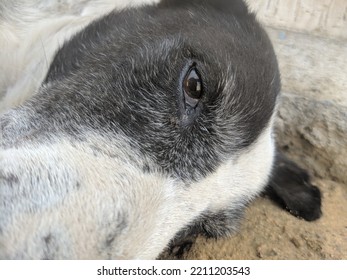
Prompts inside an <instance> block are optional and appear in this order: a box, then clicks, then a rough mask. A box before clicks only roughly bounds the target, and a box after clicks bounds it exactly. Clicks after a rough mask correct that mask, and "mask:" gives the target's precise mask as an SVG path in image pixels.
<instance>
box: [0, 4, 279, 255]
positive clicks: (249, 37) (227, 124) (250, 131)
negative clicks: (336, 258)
mask: <svg viewBox="0 0 347 280" xmlns="http://www.w3.org/2000/svg"><path fill="white" fill-rule="evenodd" d="M278 92H279V73H278V68H277V62H276V58H275V55H274V53H273V49H272V47H271V43H270V42H269V39H268V37H267V35H266V34H265V32H264V31H263V30H262V29H261V27H260V26H259V25H258V23H257V21H256V19H255V17H254V15H253V14H252V13H249V12H248V10H247V7H246V6H245V5H244V4H243V2H241V1H226V0H224V1H222V0H219V1H212V0H210V1H193V0H191V1H179V0H172V1H168V0H167V1H165V0H163V1H161V2H160V3H159V4H158V5H154V6H144V7H141V8H132V9H126V10H123V11H120V12H119V11H118V12H116V11H115V12H112V13H110V14H108V15H105V16H104V17H102V18H101V19H99V20H97V21H95V22H92V23H90V24H89V25H88V26H87V27H86V28H84V29H83V30H82V31H81V32H79V33H78V34H76V35H75V36H74V37H73V38H72V39H71V40H69V41H67V42H66V43H65V44H64V45H63V46H62V47H61V48H60V50H59V51H58V52H57V54H56V56H55V58H54V60H53V62H52V63H51V65H50V69H49V71H48V73H47V76H46V79H45V81H44V82H43V84H42V87H41V88H40V90H39V92H38V93H37V94H36V95H35V96H34V97H32V98H31V99H30V100H28V101H27V102H26V103H24V104H23V105H22V106H20V107H18V108H14V109H12V110H11V111H9V112H7V113H6V114H5V115H3V116H2V117H1V134H2V139H1V157H0V184H1V186H0V195H1V202H0V256H1V258H35V259H39V258H92V259H96V258H118V259H122V258H125V259H128V258H155V257H157V256H158V254H159V253H160V252H161V251H162V250H163V249H164V248H165V246H167V245H168V243H169V241H170V240H171V239H172V238H173V237H174V236H175V235H176V234H177V233H178V232H179V231H181V230H184V229H185V228H186V227H187V226H191V225H192V224H194V221H197V220H198V219H200V218H201V217H208V215H212V216H214V217H218V215H219V214H220V215H221V216H223V219H224V220H225V223H223V227H216V228H215V229H212V228H213V226H212V227H211V229H209V231H210V232H209V233H210V234H212V235H215V236H219V235H223V234H227V233H229V232H230V231H231V229H232V228H233V227H234V222H235V221H234V219H235V220H237V218H238V217H239V216H240V214H239V213H240V212H241V210H242V208H243V206H244V205H245V204H246V203H247V202H248V201H249V200H250V199H252V198H253V197H254V196H255V195H257V194H258V193H259V192H260V191H261V190H262V188H263V186H264V185H265V184H266V182H267V178H268V175H269V173H270V170H271V165H272V160H273V150H274V148H273V140H272V135H271V129H272V117H273V115H274V112H275V105H276V97H277V94H278ZM205 228H206V227H205ZM223 228H225V229H223Z"/></svg>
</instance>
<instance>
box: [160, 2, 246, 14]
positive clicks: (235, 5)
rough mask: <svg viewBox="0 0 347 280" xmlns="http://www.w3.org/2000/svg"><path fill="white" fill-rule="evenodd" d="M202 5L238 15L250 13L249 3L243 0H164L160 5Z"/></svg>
mask: <svg viewBox="0 0 347 280" xmlns="http://www.w3.org/2000/svg"><path fill="white" fill-rule="evenodd" d="M191 6H202V7H206V8H214V9H216V10H218V11H220V12H225V13H231V14H233V15H236V16H247V15H249V11H248V7H247V4H246V3H245V2H244V1H243V0H162V1H161V2H160V3H159V7H169V8H175V7H191Z"/></svg>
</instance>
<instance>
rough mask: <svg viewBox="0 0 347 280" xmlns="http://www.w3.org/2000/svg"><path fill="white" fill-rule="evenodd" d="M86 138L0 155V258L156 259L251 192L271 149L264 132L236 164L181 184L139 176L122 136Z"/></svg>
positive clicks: (262, 178)
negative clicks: (203, 217) (187, 229)
mask: <svg viewBox="0 0 347 280" xmlns="http://www.w3.org/2000/svg"><path fill="white" fill-rule="evenodd" d="M86 138H87V139H88V142H83V143H82V142H81V143H74V144H73V145H71V143H69V142H68V141H65V140H62V139H60V140H59V139H58V140H57V142H56V143H53V144H37V145H34V144H33V145H30V146H27V147H22V148H9V149H6V150H3V151H1V152H0V171H1V173H0V174H1V177H0V186H1V188H0V196H1V204H0V221H1V225H0V227H1V229H2V232H1V234H0V258H35V259H37V258H68V259H71V258H72V259H76V258H78V259H99V258H101V259H106V258H113V259H133V258H135V259H152V258H156V257H157V256H158V254H160V252H161V251H162V250H163V249H164V248H165V246H166V245H167V244H168V242H169V241H170V239H172V238H173V237H174V236H175V234H176V233H177V232H178V231H179V230H180V229H182V228H183V227H184V226H186V225H188V224H189V223H191V222H192V221H193V220H194V219H196V218H197V217H198V216H199V215H200V214H201V213H203V212H204V211H207V210H210V211H213V212H216V213H218V210H223V209H226V208H227V209H233V207H237V205H239V202H240V201H242V202H245V201H248V200H250V199H252V198H253V197H254V196H255V195H257V194H258V193H259V192H260V191H261V190H262V188H263V186H264V185H265V184H266V182H267V179H268V175H269V173H270V170H271V166H272V158H273V152H274V146H273V141H272V137H271V129H270V128H268V129H266V130H265V131H264V132H263V134H261V135H260V137H259V139H258V140H257V141H256V142H255V143H254V144H252V145H251V146H250V147H249V148H247V149H246V150H245V151H243V152H241V153H240V154H239V155H238V157H237V158H235V159H230V160H229V161H227V162H226V163H225V164H223V165H222V166H220V167H219V168H218V169H217V170H216V172H215V173H213V174H211V175H209V176H208V177H207V178H205V179H204V180H202V181H200V182H197V183H194V184H191V185H190V186H187V185H185V184H183V183H182V182H180V181H179V180H173V179H170V178H168V177H167V176H164V175H162V174H159V173H144V172H143V171H142V168H141V166H142V164H143V163H144V162H145V160H144V159H143V158H141V157H140V156H139V155H137V154H136V153H134V152H133V151H132V150H131V148H130V147H129V146H128V145H127V144H126V143H127V142H126V141H125V140H124V139H123V140H122V139H120V140H119V142H118V144H116V143H113V144H110V142H108V140H107V139H105V138H103V137H100V136H95V135H87V137H86ZM94 145H95V146H97V147H98V149H97V150H96V151H95V150H93V149H92V148H91V147H92V146H94ZM128 159H132V160H128ZM133 159H137V162H136V163H135V164H134V161H133ZM147 164H150V163H149V161H147Z"/></svg>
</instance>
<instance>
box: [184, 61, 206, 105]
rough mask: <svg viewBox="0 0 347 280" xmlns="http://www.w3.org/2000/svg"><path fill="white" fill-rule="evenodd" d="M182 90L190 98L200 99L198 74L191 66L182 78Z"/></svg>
mask: <svg viewBox="0 0 347 280" xmlns="http://www.w3.org/2000/svg"><path fill="white" fill-rule="evenodd" d="M183 87H184V92H185V94H186V95H188V96H189V97H190V98H193V99H200V98H201V95H202V82H201V78H200V75H199V74H198V72H197V70H196V69H195V68H192V69H190V70H189V72H188V73H187V75H186V77H185V79H184V84H183Z"/></svg>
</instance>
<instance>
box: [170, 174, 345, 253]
mask: <svg viewBox="0 0 347 280" xmlns="http://www.w3.org/2000/svg"><path fill="white" fill-rule="evenodd" d="M314 183H315V184H316V185H317V186H319V188H320V190H321V191H322V194H323V200H322V211H323V216H322V217H321V218H320V219H319V220H317V221H315V222H306V221H304V220H300V219H298V218H296V217H294V216H292V215H291V214H289V213H288V212H286V211H284V210H282V209H280V208H279V207H277V205H275V204H274V203H273V202H271V201H270V200H269V199H267V198H264V197H259V198H258V199H256V200H255V201H254V203H253V204H252V205H250V207H249V208H248V209H247V212H246V216H245V219H244V220H243V223H242V226H241V228H240V230H239V232H238V233H236V234H234V236H232V237H230V238H226V239H219V240H213V239H205V238H203V237H199V238H198V239H197V241H196V243H195V244H193V246H192V248H191V249H190V250H189V251H188V252H187V253H186V254H184V256H183V258H184V259H198V260H199V259H200V260H216V259H217V260H226V259H228V260H229V259H236V260H240V259H242V260H244V259H245V260H248V259H250V260H260V259H266V260H327V259H332V260H337V259H347V188H346V186H343V185H342V184H338V183H336V182H334V181H329V180H315V181H314ZM167 258H169V259H170V256H168V257H167Z"/></svg>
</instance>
